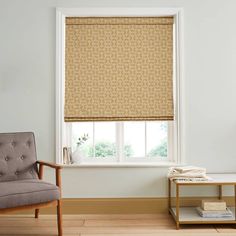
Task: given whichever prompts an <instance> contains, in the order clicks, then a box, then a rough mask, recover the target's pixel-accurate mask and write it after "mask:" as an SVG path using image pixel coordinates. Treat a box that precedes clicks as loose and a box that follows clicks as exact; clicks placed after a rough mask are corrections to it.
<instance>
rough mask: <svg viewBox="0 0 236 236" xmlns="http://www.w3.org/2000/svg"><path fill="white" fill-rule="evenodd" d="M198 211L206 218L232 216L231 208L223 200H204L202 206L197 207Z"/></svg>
mask: <svg viewBox="0 0 236 236" xmlns="http://www.w3.org/2000/svg"><path fill="white" fill-rule="evenodd" d="M196 209H197V212H198V214H199V215H200V216H201V217H204V218H225V217H232V216H233V214H232V212H231V210H230V209H229V208H228V207H227V206H226V202H225V201H222V200H213V201H210V200H203V201H202V205H201V207H197V208H196Z"/></svg>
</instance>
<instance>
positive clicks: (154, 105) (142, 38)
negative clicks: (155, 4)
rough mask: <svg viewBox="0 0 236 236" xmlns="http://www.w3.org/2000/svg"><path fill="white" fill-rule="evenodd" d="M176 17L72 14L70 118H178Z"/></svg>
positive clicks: (68, 89) (68, 35)
mask: <svg viewBox="0 0 236 236" xmlns="http://www.w3.org/2000/svg"><path fill="white" fill-rule="evenodd" d="M173 23H174V19H173V17H67V18H66V38H65V39H66V43H65V107H64V118H65V121H66V122H72V121H125V120H173V118H174V108H173Z"/></svg>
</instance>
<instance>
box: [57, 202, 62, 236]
mask: <svg viewBox="0 0 236 236" xmlns="http://www.w3.org/2000/svg"><path fill="white" fill-rule="evenodd" d="M57 228H58V236H62V234H63V233H62V214H61V200H58V201H57Z"/></svg>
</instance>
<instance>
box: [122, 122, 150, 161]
mask: <svg viewBox="0 0 236 236" xmlns="http://www.w3.org/2000/svg"><path fill="white" fill-rule="evenodd" d="M124 156H125V157H127V158H129V157H144V156H145V122H139V121H136V122H124Z"/></svg>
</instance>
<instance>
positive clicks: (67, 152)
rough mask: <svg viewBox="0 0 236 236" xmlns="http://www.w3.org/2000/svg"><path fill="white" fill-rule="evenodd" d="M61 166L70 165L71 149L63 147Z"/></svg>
mask: <svg viewBox="0 0 236 236" xmlns="http://www.w3.org/2000/svg"><path fill="white" fill-rule="evenodd" d="M63 164H66V165H69V164H72V156H71V148H70V147H63Z"/></svg>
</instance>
